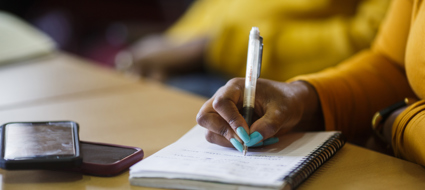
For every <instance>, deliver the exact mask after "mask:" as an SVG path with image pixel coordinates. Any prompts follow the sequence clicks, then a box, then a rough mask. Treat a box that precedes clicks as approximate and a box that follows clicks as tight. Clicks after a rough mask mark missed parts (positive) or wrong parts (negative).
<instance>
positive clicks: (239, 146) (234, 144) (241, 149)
mask: <svg viewBox="0 0 425 190" xmlns="http://www.w3.org/2000/svg"><path fill="white" fill-rule="evenodd" d="M230 142H231V143H232V145H233V146H234V147H235V148H236V149H237V150H239V152H242V151H243V146H242V144H241V143H240V142H239V141H238V140H236V139H235V138H231V139H230Z"/></svg>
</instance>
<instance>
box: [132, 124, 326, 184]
mask: <svg viewBox="0 0 425 190" xmlns="http://www.w3.org/2000/svg"><path fill="white" fill-rule="evenodd" d="M204 133H205V129H204V128H202V127H199V126H197V127H195V128H193V129H192V130H191V131H190V132H188V133H187V134H186V135H185V136H183V137H182V138H180V139H179V140H178V141H177V142H175V143H173V144H172V145H170V146H168V147H166V148H164V149H162V150H161V151H159V152H157V153H155V154H154V155H152V156H150V157H148V158H146V159H144V160H143V161H141V162H140V163H138V164H136V165H135V166H133V167H132V168H131V170H130V175H137V176H138V177H143V176H144V177H157V176H162V177H163V176H164V175H166V176H167V177H168V178H186V179H194V180H212V181H221V182H226V181H227V182H240V183H243V184H250V183H256V184H270V183H278V182H282V178H283V177H284V176H285V175H286V174H288V173H289V172H290V171H291V170H293V169H294V168H295V167H297V165H298V163H300V162H301V161H302V159H304V158H305V157H306V156H307V155H308V154H309V153H310V152H311V151H312V150H314V149H315V147H317V145H318V144H321V143H323V142H324V141H325V140H326V139H327V138H328V137H329V136H330V135H331V134H323V133H322V134H321V135H316V134H313V133H312V134H309V133H304V134H293V135H287V136H284V137H281V138H280V140H279V143H276V144H274V145H270V146H267V147H264V148H250V150H249V154H248V155H247V156H243V155H242V153H240V152H238V151H237V150H236V149H234V148H227V147H221V146H218V145H215V144H211V143H209V142H207V141H206V140H205V138H204Z"/></svg>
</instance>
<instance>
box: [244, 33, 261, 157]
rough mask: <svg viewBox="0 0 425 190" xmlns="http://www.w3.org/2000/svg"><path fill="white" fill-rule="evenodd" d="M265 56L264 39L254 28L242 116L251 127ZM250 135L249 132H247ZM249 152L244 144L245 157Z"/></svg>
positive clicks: (251, 36) (250, 40)
mask: <svg viewBox="0 0 425 190" xmlns="http://www.w3.org/2000/svg"><path fill="white" fill-rule="evenodd" d="M262 54H263V37H261V36H260V30H258V28H257V27H252V29H251V32H250V33H249V42H248V57H247V60H246V74H245V90H244V98H243V109H242V115H243V117H244V119H245V121H246V123H247V124H248V127H251V124H252V114H253V112H254V104H255V88H256V86H257V79H258V78H259V77H260V71H261V59H262ZM247 132H248V134H249V131H247ZM247 152H248V147H247V146H246V144H245V143H244V145H243V155H244V156H245V155H246V153H247Z"/></svg>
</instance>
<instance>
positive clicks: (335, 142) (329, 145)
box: [284, 133, 345, 189]
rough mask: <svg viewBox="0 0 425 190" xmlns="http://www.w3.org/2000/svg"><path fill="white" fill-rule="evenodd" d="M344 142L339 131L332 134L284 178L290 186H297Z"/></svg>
mask: <svg viewBox="0 0 425 190" xmlns="http://www.w3.org/2000/svg"><path fill="white" fill-rule="evenodd" d="M344 144H345V138H344V136H343V135H342V134H341V133H336V134H334V135H332V136H331V137H330V138H329V139H328V140H327V141H325V142H324V143H323V144H322V145H321V146H319V147H318V148H317V149H315V150H314V151H313V152H312V153H311V154H310V155H308V156H307V157H306V158H305V159H303V160H301V161H300V165H299V166H297V167H296V168H295V169H294V170H292V171H291V172H289V175H288V176H286V177H285V178H284V180H285V181H286V182H287V183H288V184H289V185H290V186H291V187H292V189H295V188H297V187H298V186H299V185H300V184H301V183H302V182H304V181H305V180H306V179H307V178H308V177H309V176H310V175H311V174H313V172H314V171H316V170H317V169H318V168H319V167H320V166H321V165H322V164H323V163H325V162H326V161H327V160H329V158H331V157H332V156H333V155H335V153H336V152H337V151H338V150H339V149H340V148H342V146H343V145H344Z"/></svg>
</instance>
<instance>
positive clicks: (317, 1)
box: [166, 0, 389, 81]
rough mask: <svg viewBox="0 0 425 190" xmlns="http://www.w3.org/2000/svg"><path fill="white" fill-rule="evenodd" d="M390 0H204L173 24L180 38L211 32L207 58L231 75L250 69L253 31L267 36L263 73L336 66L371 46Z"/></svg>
mask: <svg viewBox="0 0 425 190" xmlns="http://www.w3.org/2000/svg"><path fill="white" fill-rule="evenodd" d="M388 2H389V0H343V1H341V0H279V1H259V0H198V1H196V2H195V3H194V4H193V5H192V7H191V8H190V9H189V11H188V12H187V13H186V14H185V15H184V16H183V17H182V18H181V19H180V20H179V22H178V23H176V24H175V25H174V26H173V27H172V28H171V29H169V30H168V31H167V33H166V35H167V36H168V37H169V38H170V39H171V40H173V41H174V42H176V43H184V42H187V41H190V40H193V39H196V38H198V37H208V38H209V39H210V43H209V44H208V47H207V49H206V60H205V61H206V63H207V67H208V68H209V69H210V70H211V71H217V72H219V73H221V74H225V75H227V76H229V77H243V76H244V75H245V66H246V57H247V49H248V35H249V31H250V29H251V27H252V26H257V27H259V29H260V33H261V35H262V36H263V38H264V53H263V66H262V71H261V77H262V78H268V79H274V80H279V81H284V80H286V79H288V78H290V77H293V76H296V75H299V74H305V73H311V72H316V71H319V70H322V69H324V68H326V67H329V66H333V65H335V64H337V63H339V62H340V61H342V60H343V59H345V58H347V57H349V56H351V55H353V54H354V53H356V52H358V51H359V50H361V49H364V48H367V47H369V45H370V43H371V41H372V40H373V38H374V36H375V33H376V31H377V29H378V28H379V25H380V22H381V20H382V19H383V17H384V15H385V13H386V10H387V5H388V4H389V3H388Z"/></svg>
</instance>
